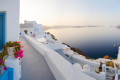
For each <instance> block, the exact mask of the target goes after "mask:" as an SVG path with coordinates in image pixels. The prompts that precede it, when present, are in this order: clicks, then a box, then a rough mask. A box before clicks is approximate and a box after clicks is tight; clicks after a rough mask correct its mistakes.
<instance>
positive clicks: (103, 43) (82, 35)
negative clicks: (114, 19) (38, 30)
mask: <svg viewBox="0 0 120 80" xmlns="http://www.w3.org/2000/svg"><path fill="white" fill-rule="evenodd" d="M46 32H50V33H51V34H53V35H54V36H55V37H56V38H57V39H58V40H60V41H62V42H63V43H66V44H68V45H70V46H71V47H75V48H79V49H80V50H81V51H82V52H83V53H84V54H86V55H87V56H89V57H90V58H93V59H97V58H102V57H104V56H105V55H109V56H110V57H112V58H117V54H118V48H119V46H120V29H119V28H117V27H113V26H111V27H95V26H93V27H92V26H90V27H89V26H88V27H61V28H60V27H59V28H50V29H48V30H46Z"/></svg>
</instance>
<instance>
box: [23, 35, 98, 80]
mask: <svg viewBox="0 0 120 80" xmlns="http://www.w3.org/2000/svg"><path fill="white" fill-rule="evenodd" d="M25 38H26V39H27V41H28V42H29V43H30V44H31V45H32V46H33V47H34V48H35V49H36V50H37V51H38V52H39V53H40V54H42V55H43V56H44V58H45V60H46V62H47V64H48V65H49V67H50V69H51V71H52V73H53V75H54V77H55V78H56V80H96V79H94V78H92V77H90V76H88V75H86V74H84V73H82V72H80V71H76V70H75V69H74V68H73V66H72V64H70V63H69V62H68V61H66V60H65V59H64V58H63V57H62V56H60V55H59V54H58V53H56V52H55V51H53V50H52V49H50V48H48V47H46V46H45V45H43V44H41V43H40V42H38V41H37V40H35V39H33V38H31V37H29V36H27V35H25Z"/></svg>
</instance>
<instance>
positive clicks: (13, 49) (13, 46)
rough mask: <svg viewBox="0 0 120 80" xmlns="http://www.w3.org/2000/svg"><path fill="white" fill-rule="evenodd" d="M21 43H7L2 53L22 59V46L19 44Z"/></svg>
mask: <svg viewBox="0 0 120 80" xmlns="http://www.w3.org/2000/svg"><path fill="white" fill-rule="evenodd" d="M20 43H21V42H17V41H15V42H11V41H9V42H7V43H6V44H5V45H4V48H3V52H6V53H7V54H8V55H9V56H15V58H18V57H19V58H22V57H23V50H21V49H22V48H23V46H21V44H20Z"/></svg>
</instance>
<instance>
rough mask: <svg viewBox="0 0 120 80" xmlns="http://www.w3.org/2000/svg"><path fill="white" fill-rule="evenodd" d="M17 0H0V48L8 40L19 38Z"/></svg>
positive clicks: (18, 2)
mask: <svg viewBox="0 0 120 80" xmlns="http://www.w3.org/2000/svg"><path fill="white" fill-rule="evenodd" d="M19 5H20V1H19V0H0V49H2V46H3V44H5V43H6V42H8V41H17V40H19Z"/></svg>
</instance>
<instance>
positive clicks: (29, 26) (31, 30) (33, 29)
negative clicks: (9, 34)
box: [20, 21, 44, 35]
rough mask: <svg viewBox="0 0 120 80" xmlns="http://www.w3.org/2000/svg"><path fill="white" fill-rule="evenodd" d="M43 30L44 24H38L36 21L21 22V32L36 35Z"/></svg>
mask: <svg viewBox="0 0 120 80" xmlns="http://www.w3.org/2000/svg"><path fill="white" fill-rule="evenodd" d="M43 32H44V31H43V30H42V24H37V23H36V21H24V24H20V34H27V35H36V34H41V33H43Z"/></svg>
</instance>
